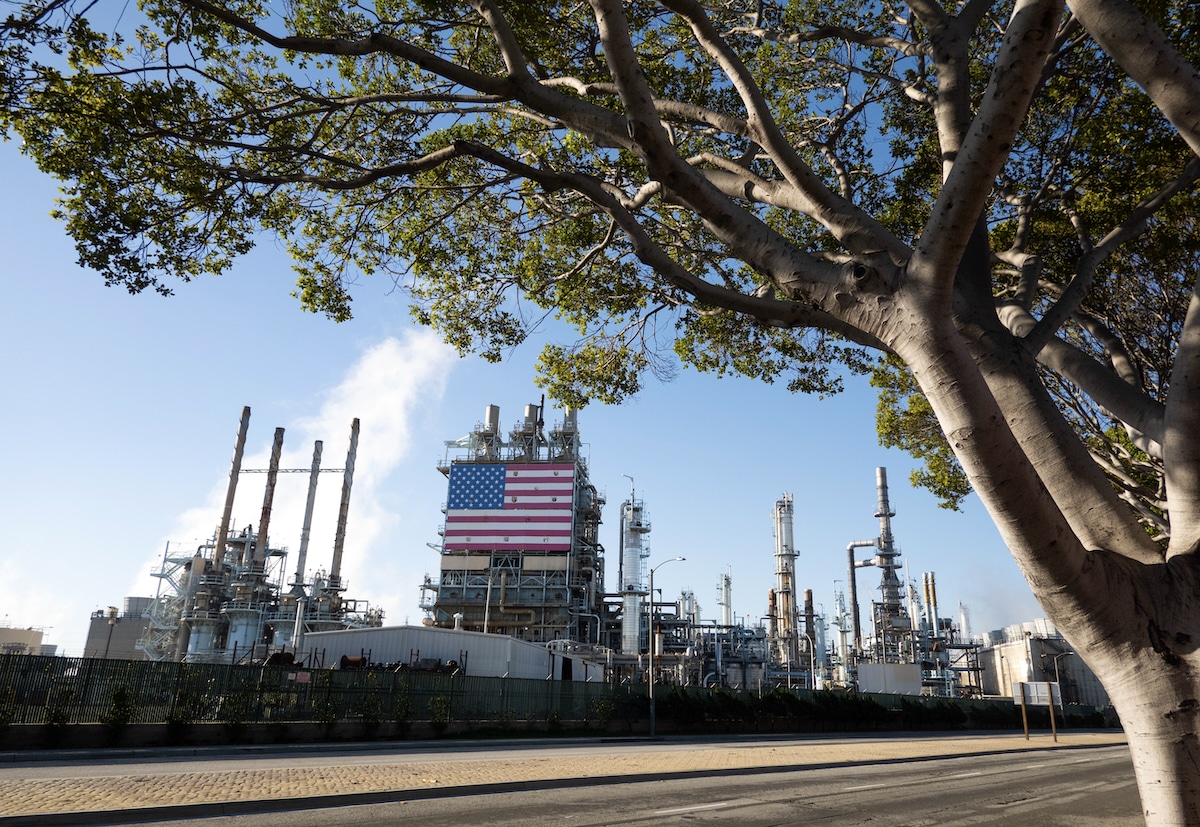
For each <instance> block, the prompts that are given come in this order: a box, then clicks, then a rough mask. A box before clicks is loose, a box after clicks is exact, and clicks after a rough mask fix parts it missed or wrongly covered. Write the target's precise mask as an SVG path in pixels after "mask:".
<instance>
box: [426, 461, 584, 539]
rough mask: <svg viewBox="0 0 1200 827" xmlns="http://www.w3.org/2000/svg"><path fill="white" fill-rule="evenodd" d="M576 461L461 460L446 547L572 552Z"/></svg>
mask: <svg viewBox="0 0 1200 827" xmlns="http://www.w3.org/2000/svg"><path fill="white" fill-rule="evenodd" d="M574 494H575V466H574V464H542V463H532V464H515V463H513V464H503V463H489V464H475V463H471V464H465V463H464V464H455V465H452V466H451V467H450V490H449V494H448V495H447V498H446V534H445V545H444V547H445V549H446V551H486V550H491V549H512V550H520V549H528V550H531V551H534V550H537V551H570V549H571V529H572V520H573V518H574V515H575V510H574V507H573V505H574Z"/></svg>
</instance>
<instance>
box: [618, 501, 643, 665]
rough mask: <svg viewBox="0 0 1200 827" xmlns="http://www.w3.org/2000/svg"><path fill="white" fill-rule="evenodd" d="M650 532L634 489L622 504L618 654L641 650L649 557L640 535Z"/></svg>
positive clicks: (640, 502)
mask: <svg viewBox="0 0 1200 827" xmlns="http://www.w3.org/2000/svg"><path fill="white" fill-rule="evenodd" d="M649 533H650V522H649V521H648V520H647V519H646V512H645V508H644V506H643V504H642V501H641V500H639V499H637V498H636V497H635V496H634V494H633V491H632V490H631V491H630V492H629V499H628V500H626V501H625V502H623V503H621V653H622V654H626V655H636V654H638V652H639V651H640V650H641V633H642V628H641V623H642V598H643V597H645V595H646V585H645V584H644V582H643V577H644V573H643V571H642V569H643V566H642V561H643V560H645V559H646V558H647V557H648V556H649V551H647V550H646V549H645V544H644V542H643V541H642V538H643V537H645V535H647V534H649Z"/></svg>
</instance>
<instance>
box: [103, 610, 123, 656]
mask: <svg viewBox="0 0 1200 827" xmlns="http://www.w3.org/2000/svg"><path fill="white" fill-rule="evenodd" d="M120 622H121V618H119V617H117V610H116V609H113V608H110V609H109V610H108V639H107V640H106V641H104V657H105V659H107V658H108V648H109V647H110V646H112V633H113V627H114V626H116V625H117V624H118V623H120Z"/></svg>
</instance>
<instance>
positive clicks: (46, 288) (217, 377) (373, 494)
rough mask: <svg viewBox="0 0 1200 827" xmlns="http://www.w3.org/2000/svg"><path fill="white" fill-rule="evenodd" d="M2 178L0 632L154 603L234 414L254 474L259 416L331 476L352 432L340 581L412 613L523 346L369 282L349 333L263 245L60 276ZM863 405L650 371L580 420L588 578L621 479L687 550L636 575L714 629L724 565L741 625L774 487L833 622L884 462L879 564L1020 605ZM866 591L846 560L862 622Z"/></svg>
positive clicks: (14, 185)
mask: <svg viewBox="0 0 1200 827" xmlns="http://www.w3.org/2000/svg"><path fill="white" fill-rule="evenodd" d="M0 182H2V183H3V192H4V193H5V194H6V197H5V198H4V199H3V201H2V202H0V244H2V245H3V251H4V255H3V259H2V261H3V265H2V266H3V286H4V299H5V300H4V302H3V305H2V310H0V313H2V314H3V315H2V316H0V353H2V354H3V356H2V357H0V381H2V383H3V385H2V386H3V388H4V396H3V399H4V401H5V404H3V405H0V426H2V433H3V435H4V439H5V443H6V446H7V451H6V454H7V460H6V462H5V463H4V465H3V469H2V470H0V518H2V520H3V526H4V531H3V534H0V621H4V622H7V623H9V624H11V625H14V626H41V627H45V628H46V630H47V638H46V639H47V642H50V643H55V644H57V645H58V646H59V650H60V652H63V653H65V654H79V653H81V652H82V650H83V645H84V639H85V637H86V632H87V625H88V617H89V615H90V613H91V612H92V611H94V610H96V609H103V608H105V607H106V606H110V605H115V606H120V605H121V601H122V599H123V598H124V597H125V596H126V595H143V594H145V595H150V594H153V593H154V589H155V588H156V585H157V581H156V580H155V579H154V578H151V577H150V576H149V575H148V572H149V571H150V570H151V569H152V568H154V567H156V566H157V562H158V561H160V560H161V558H162V555H163V551H164V548H165V546H166V544H167V543H168V542H171V543H177V544H178V546H177V548H179V549H182V550H191V549H194V548H195V547H196V546H197V545H199V544H200V543H201V542H202V541H203V540H204V539H205V538H206V537H208V536H210V535H211V533H212V531H213V529H214V527H215V526H216V523H217V521H218V519H219V517H220V510H221V505H222V502H223V497H224V491H225V486H226V484H227V481H228V474H229V464H230V457H231V455H232V451H233V444H234V437H235V435H236V429H237V421H238V417H239V416H240V414H241V410H242V407H243V406H244V405H249V406H250V407H251V409H252V416H251V421H250V432H249V438H248V440H247V445H246V453H247V459H246V461H245V463H244V467H247V468H265V467H266V464H267V459H266V457H267V455H268V453H269V449H270V444H271V440H272V437H273V433H274V429H275V428H276V427H283V428H285V429H286V435H285V440H284V460H283V465H284V467H290V468H307V467H308V465H309V464H310V462H311V456H312V443H313V440H315V439H321V440H323V441H324V465H325V467H341V466H342V465H343V462H344V459H345V452H346V447H347V443H348V437H349V429H350V422H351V420H352V419H353V418H354V417H359V418H360V419H361V420H362V432H361V436H360V441H359V452H358V463H357V468H356V476H355V481H354V492H353V497H352V502H351V506H350V519H349V527H348V531H347V539H346V551H345V563H344V568H343V575H344V577H345V578H346V579H347V580H348V581H349V588H348V591H347V596H348V597H355V598H359V599H366V600H369V601H370V602H371V603H372V605H378V606H380V607H381V608H383V609H384V611H385V613H386V622H388V623H404V622H406V621H407V622H413V623H417V622H419V621H420V618H421V612H420V611H419V610H418V608H417V600H418V597H419V589H418V586H419V584H420V582H421V580H422V579H423V577H424V575H425V574H426V573H430V574H433V575H435V576H436V573H437V568H438V567H437V557H436V553H435V552H434V551H432V550H430V549H429V547H428V546H427V545H426V544H427V543H429V542H432V541H435V540H436V539H437V528H438V526H439V525H440V523H441V520H442V514H441V512H440V510H439V506H440V504H441V503H442V502H444V501H445V497H446V484H445V479H444V477H442V475H441V474H440V473H438V472H437V470H436V468H435V465H436V463H437V462H438V460H439V459H441V458H442V457H443V456H444V455H445V449H444V447H443V441H444V440H449V439H455V438H457V437H460V436H463V435H465V434H467V433H468V432H469V431H470V430H471V429H472V428H473V427H474V426H475V424H476V423H477V422H479V421H481V420H482V418H483V413H484V408H485V406H487V405H489V404H496V405H499V406H500V409H501V423H502V425H503V427H504V428H505V430H506V431H507V430H508V429H509V428H511V427H512V426H513V425H515V424H516V422H517V420H518V419H519V418H520V416H521V413H522V411H523V409H524V406H525V405H526V404H529V403H536V402H537V401H538V398H539V396H540V391H539V390H538V389H537V388H536V387H535V386H534V384H533V364H534V361H535V359H536V357H537V349H538V347H537V346H536V345H527V346H525V347H523V348H520V349H518V350H517V351H516V352H514V353H512V354H511V355H510V356H509V357H508V358H507V360H506V361H505V362H504V363H502V364H499V365H491V364H487V363H485V362H483V361H482V360H479V359H476V358H466V359H460V358H459V357H458V356H457V355H456V354H455V353H454V352H453V351H452V350H450V349H449V348H448V347H446V346H445V345H442V344H440V343H439V342H437V341H436V340H435V339H434V338H433V337H432V336H431V334H429V333H428V332H427V331H424V330H421V329H418V328H415V327H414V326H413V325H412V324H411V323H410V322H409V319H408V313H407V310H406V302H405V299H404V297H403V296H401V295H398V294H395V293H393V292H392V291H391V289H390V288H391V285H390V283H388V282H387V281H385V280H382V279H378V280H373V279H371V278H367V279H365V280H364V281H363V283H362V284H361V285H359V286H358V287H357V288H356V289H355V291H354V295H355V302H354V306H355V313H356V318H355V319H354V320H352V321H350V322H348V323H345V324H341V325H336V324H334V323H332V322H329V321H327V320H326V319H325V318H324V317H320V316H314V315H312V314H307V313H304V312H302V311H301V310H300V308H299V305H298V304H297V302H296V301H295V299H293V298H291V297H290V296H289V293H290V291H291V289H292V283H293V279H294V277H293V275H292V273H291V270H290V265H289V261H288V259H287V256H286V254H284V253H283V252H282V251H281V250H279V249H278V248H276V247H274V246H273V245H272V244H270V243H266V244H263V245H262V246H260V248H259V249H258V250H256V251H255V252H254V253H252V254H251V255H250V256H248V257H246V258H245V259H243V260H241V261H240V262H239V263H238V264H237V265H236V266H235V268H234V270H233V271H232V272H231V273H230V274H228V275H226V276H224V277H221V278H206V279H203V280H200V281H197V282H193V283H191V284H181V285H179V286H178V289H177V294H176V295H175V296H174V297H171V298H162V297H160V296H157V295H151V294H146V295H140V296H130V295H129V294H127V293H126V292H125V291H124V290H122V289H113V288H107V287H105V286H104V284H103V281H102V280H101V279H100V277H98V276H97V275H95V274H94V273H89V272H86V271H83V270H81V269H79V268H78V267H77V266H76V265H75V254H74V250H73V248H72V245H71V242H70V240H69V239H68V238H67V236H66V235H65V233H64V232H63V230H62V228H61V227H60V226H58V225H57V224H56V223H55V222H54V221H53V220H52V219H51V218H50V217H49V215H48V214H49V212H50V210H51V209H52V207H53V199H54V197H55V193H56V189H57V185H56V184H55V182H54V181H52V180H51V179H49V178H48V177H46V176H43V175H42V174H40V173H39V172H38V171H37V169H36V168H35V167H34V166H33V164H32V163H31V162H29V161H28V160H26V159H24V158H22V157H21V156H20V154H19V152H18V148H17V146H16V144H15V143H8V144H3V145H0ZM873 417H874V396H873V394H872V392H871V389H870V388H869V387H866V386H865V383H862V384H855V385H853V386H852V387H851V389H850V390H849V391H848V392H847V393H845V394H843V395H841V396H839V397H836V398H833V399H826V400H818V399H815V398H807V397H803V396H795V395H792V394H789V393H788V392H787V390H786V389H784V388H783V387H779V386H767V385H762V384H758V383H754V382H750V381H748V380H742V379H721V380H718V379H716V378H714V377H712V376H708V375H702V374H698V373H696V372H695V371H692V370H681V371H680V372H679V375H678V377H677V378H676V379H674V380H673V381H671V382H669V383H660V382H657V381H653V380H652V381H650V382H649V383H648V385H647V387H646V388H645V389H644V390H643V391H642V392H641V393H640V394H639V395H638V396H637V398H636V399H634V400H633V401H631V402H629V403H627V404H625V405H622V406H617V407H602V406H592V407H589V408H587V409H585V410H584V411H583V412H582V413H581V414H580V430H581V433H582V438H583V440H584V442H585V443H586V446H587V451H588V454H589V456H590V467H591V473H592V480H593V482H594V483H596V484H597V486H598V487H599V488H600V489H601V490H602V491H604V492H605V493H606V494H607V498H608V507H607V509H606V511H605V519H604V525H603V528H602V533H601V539H602V542H603V543H604V545H605V546H606V548H607V549H608V558H607V559H608V561H607V569H608V572H607V573H608V580H609V583H608V585H609V588H613V587H614V582H615V578H616V570H617V566H618V562H619V561H618V559H617V558H618V555H617V548H618V544H617V524H618V506H619V504H620V502H621V501H622V500H623V499H624V498H625V497H626V496H627V495H628V492H629V481H628V480H627V479H626V478H625V476H626V475H628V476H631V477H633V478H634V480H635V482H636V486H637V492H638V495H639V496H641V497H642V498H643V499H644V500H645V503H646V507H647V511H648V513H649V516H650V519H651V522H652V526H653V530H652V532H651V534H650V535H649V539H648V545H649V547H650V550H651V558H650V564H651V565H654V564H656V563H657V562H660V561H662V560H665V559H667V558H669V557H674V556H677V555H681V556H684V557H686V558H687V561H686V562H683V563H676V564H673V565H670V566H665V567H663V568H662V569H661V570H660V571H659V572H658V573H657V574H656V576H655V586H656V588H659V587H661V588H662V589H663V591H664V594H665V595H667V596H674V595H677V594H678V593H679V591H680V590H682V589H691V590H692V591H694V592H695V594H696V597H697V600H698V601H699V603H700V605H701V607H702V615H703V616H704V617H706V618H715V617H717V616H718V607H717V601H716V594H717V582H718V578H719V577H720V575H721V574H722V573H724V572H726V571H728V570H732V575H733V608H734V612H735V614H736V615H737V616H739V617H745V618H747V619H749V620H750V621H751V622H755V621H757V619H758V618H760V617H761V616H762V615H764V614H765V613H766V610H767V592H768V590H769V589H770V588H771V587H772V586H773V585H774V574H773V572H774V560H773V553H774V539H773V535H772V508H773V505H774V502H775V500H776V499H777V498H778V497H779V496H780V495H781V494H782V493H784V492H790V493H791V494H793V496H794V497H795V502H796V517H795V527H796V532H795V535H796V546H797V550H798V552H799V559H798V562H797V572H798V578H799V581H800V587H801V588H809V589H812V590H813V592H814V597H815V601H816V603H817V604H818V606H819V607H823V609H824V610H825V612H826V613H828V614H829V615H832V613H833V609H834V598H833V595H834V589H835V581H840V582H839V583H838V585H837V587H838V588H844V581H845V579H846V571H845V557H846V555H845V548H846V544H847V543H849V542H850V541H852V540H859V539H871V538H873V537H875V536H876V535H877V533H878V523H877V520H876V519H875V517H874V511H875V468H876V466H881V465H882V466H886V467H887V469H888V476H889V480H890V483H891V486H890V488H891V499H892V507H893V510H894V511H895V512H896V517H895V518H894V520H893V531H894V534H895V536H896V540H897V544H898V546H899V548H900V550H901V552H902V554H903V557H902V561H903V562H907V564H908V566H909V576H910V577H911V578H912V579H914V580H916V581H917V582H918V583H919V582H920V578H921V574H922V573H923V572H927V571H932V572H935V573H936V575H937V583H938V597H939V603H940V606H941V609H942V612H941V613H942V615H943V616H947V615H952V614H954V613H955V612H956V610H957V609H956V607H957V606H958V604H959V603H960V602H961V603H963V604H965V605H966V606H967V607H968V609H969V612H970V624H971V629H972V630H973V631H975V632H976V633H978V632H983V631H987V630H990V629H995V628H999V627H1001V626H1004V625H1008V624H1010V623H1017V622H1021V621H1025V620H1029V619H1033V618H1035V617H1040V616H1041V611H1040V609H1039V608H1038V606H1037V604H1036V602H1035V601H1034V599H1033V597H1032V596H1031V594H1030V592H1029V588H1028V587H1027V586H1026V585H1025V583H1024V581H1023V580H1022V578H1021V576H1020V573H1019V572H1018V570H1017V567H1016V564H1015V563H1014V562H1013V561H1012V559H1011V557H1010V556H1009V555H1008V552H1007V550H1006V549H1005V548H1004V545H1003V544H1002V543H1001V541H1000V539H999V536H998V534H997V532H996V530H995V529H994V527H993V526H992V524H991V522H990V521H989V519H988V517H987V515H986V513H985V512H984V510H983V508H982V506H981V505H980V504H979V502H978V500H976V499H975V498H974V497H972V498H971V499H969V500H968V501H967V503H966V506H965V509H964V511H963V512H961V513H954V512H949V511H945V510H942V509H939V508H937V505H936V503H935V502H934V500H933V498H932V497H931V496H930V495H928V494H927V493H925V492H922V491H916V490H913V489H912V488H911V487H910V486H909V484H908V481H907V478H908V473H909V470H910V469H911V467H912V462H911V460H910V459H909V458H908V457H907V456H906V455H904V454H903V453H900V452H898V451H894V450H885V449H883V448H881V447H879V445H878V442H877V439H876V436H875V431H874V422H873ZM546 419H547V421H548V422H554V421H558V420H560V419H561V412H559V411H551V412H550V413H549V415H548V416H547V417H546ZM262 483H263V475H243V476H242V478H241V481H240V483H239V488H238V498H237V501H236V504H235V508H234V519H235V521H236V524H237V525H239V526H242V525H245V524H246V523H254V524H257V521H258V514H259V511H260V509H261V505H262ZM306 483H307V476H306V475H301V474H291V475H284V476H282V477H281V481H280V484H279V487H278V489H277V492H276V501H275V502H276V507H275V512H274V516H273V518H272V531H271V542H272V546H287V547H289V548H290V549H291V550H292V551H293V553H294V552H295V550H296V549H297V548H298V544H299V534H300V523H301V515H302V512H303V503H304V497H305V493H306ZM340 485H341V479H340V475H334V474H324V475H322V479H321V484H320V486H319V489H318V490H319V495H318V501H317V521H316V523H315V524H314V528H313V536H312V541H311V545H310V549H309V556H308V561H309V568H310V569H311V568H313V567H316V566H325V567H327V566H328V564H329V559H330V555H331V551H330V550H331V548H332V544H333V531H334V524H335V522H336V516H337V515H336V512H337V501H338V496H339V493H340ZM175 548H176V547H175V546H173V548H172V550H175ZM863 556H867V555H865V554H864V555H863ZM288 565H289V566H293V565H294V558H293V559H291V560H289V561H288ZM288 570H289V571H290V568H289V569H288ZM878 582H879V581H878V576H877V574H876V573H875V572H874V570H872V569H866V570H860V576H859V588H860V602H861V603H862V605H863V606H864V611H866V607H867V606H868V601H869V599H870V591H871V590H874V589H876V588H877V586H878Z"/></svg>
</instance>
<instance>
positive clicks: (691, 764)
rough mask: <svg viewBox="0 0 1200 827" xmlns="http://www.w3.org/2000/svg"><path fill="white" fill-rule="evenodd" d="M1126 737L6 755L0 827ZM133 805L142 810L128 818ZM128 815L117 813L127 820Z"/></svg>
mask: <svg viewBox="0 0 1200 827" xmlns="http://www.w3.org/2000/svg"><path fill="white" fill-rule="evenodd" d="M1124 743H1125V739H1124V736H1123V735H1122V734H1121V733H1120V732H1082V731H1077V732H1071V731H1068V732H1064V733H1059V736H1058V741H1057V743H1055V742H1054V741H1053V740H1052V738H1051V736H1050V735H1049V734H1048V733H1046V734H1034V735H1032V736H1031V737H1030V739H1029V740H1026V738H1025V736H1024V735H1022V734H1020V733H1017V734H1015V735H1014V734H1008V733H1004V734H988V735H963V734H955V735H934V736H920V735H918V736H912V735H895V736H885V737H875V736H871V737H853V736H850V737H821V738H816V737H803V738H762V739H759V738H754V739H750V738H746V739H734V740H721V741H712V740H708V739H692V738H667V739H661V740H654V741H649V740H645V739H642V740H640V741H639V740H636V739H627V740H622V739H611V740H603V741H601V740H598V739H592V740H587V741H583V740H572V741H539V742H537V743H536V744H531V743H529V742H511V743H508V744H502V743H495V742H493V743H480V742H471V743H469V744H455V743H453V742H446V741H439V742H422V743H413V742H400V743H396V744H379V743H373V744H362V745H358V747H357V748H355V747H353V746H351V747H347V746H345V745H320V746H307V747H301V746H295V747H279V746H276V747H271V748H226V749H223V750H216V749H212V748H206V749H175V750H169V749H158V750H110V751H95V752H86V753H84V752H60V753H53V754H50V753H43V754H30V753H19V752H18V753H0V827H15V825H19V824H21V825H24V824H30V825H33V824H46V825H48V824H82V823H88V824H100V823H110V824H111V823H117V822H119V821H121V820H132V819H138V820H152V819H166V818H188V817H203V816H214V815H235V814H243V813H252V812H266V811H282V810H294V809H315V808H319V807H330V806H339V805H353V804H369V803H380V802H388V801H404V800H406V799H417V798H432V797H444V796H448V795H456V794H466V793H484V792H505V791H513V790H531V789H546V788H550V787H555V786H566V785H572V786H582V785H587V784H604V783H614V782H618V781H620V782H627V781H637V780H657V779H662V778H680V777H686V776H689V775H702V774H706V773H721V774H732V773H758V772H780V771H787V770H799V769H809V768H815V767H831V766H832V767H836V766H845V765H851V764H874V763H881V762H891V761H913V760H922V759H932V758H942V757H954V756H969V755H981V754H994V753H1004V752H1023V751H1028V750H1052V749H1059V750H1062V749H1081V748H1088V747H1099V746H1112V745H1119V744H1124ZM130 811H136V812H130ZM122 814H123V815H122Z"/></svg>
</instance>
